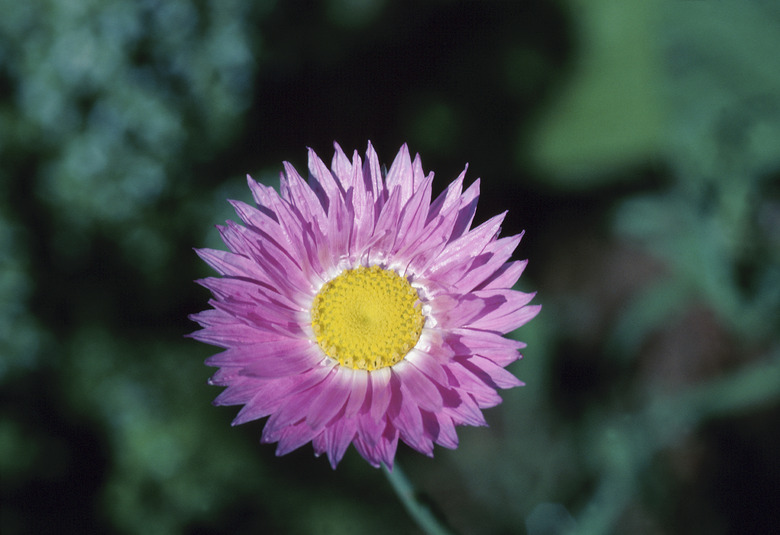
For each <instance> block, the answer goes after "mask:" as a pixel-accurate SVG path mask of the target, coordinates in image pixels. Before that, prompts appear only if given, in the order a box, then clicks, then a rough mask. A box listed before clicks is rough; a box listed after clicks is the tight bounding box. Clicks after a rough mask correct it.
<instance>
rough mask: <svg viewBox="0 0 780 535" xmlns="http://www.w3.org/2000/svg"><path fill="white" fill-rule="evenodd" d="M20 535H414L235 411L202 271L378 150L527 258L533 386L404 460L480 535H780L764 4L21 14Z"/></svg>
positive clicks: (132, 5) (2, 131)
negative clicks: (221, 385)
mask: <svg viewBox="0 0 780 535" xmlns="http://www.w3.org/2000/svg"><path fill="white" fill-rule="evenodd" d="M0 13H2V16H0V399H1V400H2V406H1V407H0V500H1V505H0V507H1V508H2V509H1V510H0V531H2V533H3V534H4V535H13V534H17V533H131V534H132V533H139V534H140V533H143V534H156V533H160V534H167V533H184V534H211V533H213V534H218V533H220V534H221V533H301V534H308V533H322V534H327V533H334V534H335V533H338V534H341V533H374V534H376V535H379V534H383V533H388V534H390V533H406V532H414V530H415V529H417V528H416V527H414V526H413V524H412V522H411V520H410V519H409V517H408V516H407V515H406V513H405V511H404V510H403V509H402V507H401V506H400V505H399V502H398V501H397V500H396V498H395V496H394V495H393V493H392V491H391V489H390V487H389V485H388V484H387V482H386V481H385V479H384V476H383V474H382V473H381V472H380V471H378V470H374V469H373V468H371V467H370V466H368V465H367V463H365V462H364V461H363V460H362V459H361V458H360V457H359V456H358V455H357V454H356V453H355V451H354V450H350V451H349V452H348V453H347V455H346V457H345V459H344V461H343V462H342V464H341V465H340V466H339V468H338V470H336V471H332V470H331V469H330V467H329V466H328V463H327V461H326V460H324V459H315V458H314V457H313V455H312V451H311V446H309V445H307V446H304V447H303V448H301V449H300V450H298V451H296V452H294V453H292V454H289V455H287V456H285V457H283V458H276V457H275V456H274V447H273V445H260V444H259V443H258V438H259V434H260V424H258V423H252V424H247V425H245V426H243V427H240V428H231V427H230V426H229V422H230V420H231V419H232V417H233V416H234V415H235V413H236V410H237V409H236V408H231V407H228V408H214V407H211V406H210V400H211V399H212V398H213V397H215V396H216V395H217V393H218V392H219V389H217V388H215V387H209V386H207V385H206V379H207V378H208V377H209V375H210V373H211V372H212V371H213V370H210V369H208V368H206V367H205V366H203V364H202V362H203V360H204V359H205V358H206V357H207V356H209V355H210V354H212V352H213V351H212V349H211V348H209V347H207V346H205V345H202V344H198V343H196V342H194V341H192V340H189V339H185V338H183V335H184V334H185V333H188V332H190V331H192V330H193V329H194V328H195V325H194V324H192V323H191V322H189V321H188V320H187V319H186V317H187V315H188V314H190V313H193V312H197V311H199V310H202V309H203V308H206V301H207V298H208V296H207V292H206V291H205V290H203V289H202V288H199V287H198V286H196V285H195V284H193V283H192V280H193V279H195V278H198V277H203V276H206V275H208V274H209V270H208V268H207V267H206V266H205V265H203V264H202V263H201V262H200V261H199V260H198V259H197V257H196V256H195V254H194V253H193V252H192V248H193V247H203V246H210V247H222V245H221V244H220V242H219V238H218V235H217V233H216V231H215V230H214V228H213V226H214V224H217V223H221V222H223V221H224V220H225V219H226V218H232V217H234V216H233V215H232V214H231V211H230V207H229V205H228V203H227V202H226V199H227V198H236V199H242V200H247V201H248V200H250V195H249V191H248V189H247V188H246V183H245V178H244V175H245V174H246V173H250V174H252V175H253V176H254V177H255V178H256V179H258V180H261V181H263V182H265V183H267V184H271V185H276V184H278V178H277V177H278V173H279V171H280V170H281V162H282V161H283V160H288V161H290V162H292V163H293V164H294V165H295V166H296V167H297V168H298V170H299V171H302V172H305V163H306V151H305V149H306V147H307V146H310V147H312V148H314V149H315V150H316V151H317V152H318V153H319V154H320V156H321V157H322V158H323V159H324V160H326V161H329V160H330V158H331V156H332V143H333V141H334V140H336V141H338V142H339V143H340V144H341V146H342V147H343V148H344V149H345V151H347V153H351V152H352V151H353V150H355V149H357V150H359V151H361V152H362V151H364V150H365V147H366V142H367V140H369V139H370V140H371V142H372V143H373V144H374V146H375V147H376V148H377V151H378V153H379V156H380V159H381V161H382V162H383V163H386V164H388V165H389V163H390V162H392V159H393V157H394V156H395V153H396V151H397V150H398V148H399V146H400V145H401V144H402V143H404V142H408V143H409V145H410V149H411V151H412V152H413V153H415V152H419V153H420V154H421V156H422V161H423V166H424V168H425V169H426V171H427V170H434V171H435V172H436V176H437V180H436V182H435V184H434V187H435V188H437V189H438V190H441V189H443V188H444V187H445V186H446V185H447V183H448V182H449V181H450V180H452V179H453V178H454V177H455V176H457V174H458V173H459V172H460V171H461V170H462V168H463V166H464V165H465V163H466V162H468V163H469V172H468V177H469V180H473V179H475V178H477V177H481V178H482V196H481V199H480V206H479V210H478V214H477V219H478V221H482V220H485V219H487V218H488V217H490V216H492V215H493V214H495V213H497V212H500V211H504V210H509V215H508V216H507V219H506V223H505V225H504V230H503V232H504V234H505V235H508V234H514V233H517V232H519V231H520V230H522V229H525V230H526V235H525V238H524V240H523V242H522V244H521V246H520V248H519V249H518V253H517V254H518V255H519V256H518V257H519V258H529V259H530V264H529V267H528V270H527V271H526V274H525V275H524V276H523V279H522V280H521V284H520V288H521V289H523V290H526V291H538V296H537V299H536V302H538V303H541V304H542V305H543V310H542V312H541V314H540V315H539V316H538V317H537V318H536V319H535V320H533V321H532V322H531V323H529V324H528V325H526V326H524V327H523V328H521V329H520V330H519V331H518V333H516V335H517V337H518V338H519V339H521V340H524V341H526V342H528V344H529V345H528V348H527V349H526V350H525V352H524V355H525V358H524V360H522V361H521V362H519V363H515V364H513V365H512V366H511V370H512V371H513V372H514V373H515V374H516V375H518V376H519V377H520V378H521V379H523V380H524V381H525V382H526V383H527V385H528V386H526V387H524V388H519V389H514V390H512V391H507V392H504V393H503V395H504V400H505V401H504V403H503V404H502V405H501V406H499V407H497V408H495V409H490V410H488V411H487V413H486V416H487V419H488V422H489V423H490V427H489V428H487V429H473V428H461V429H460V430H459V435H460V438H461V445H460V447H459V448H458V449H457V450H454V451H448V450H444V449H437V451H436V457H435V459H433V460H431V459H428V458H426V457H423V456H421V455H419V454H417V453H414V452H411V451H410V450H409V449H408V448H406V447H405V446H402V447H400V448H399V453H398V460H399V462H400V463H402V464H403V466H404V467H405V469H406V472H407V473H408V474H409V476H410V478H411V479H412V480H413V481H414V483H415V484H416V485H417V486H418V488H419V489H420V492H421V493H423V494H422V499H424V500H432V501H433V502H435V503H436V504H437V507H438V508H439V509H440V510H441V512H442V513H443V514H444V515H445V516H446V517H447V519H448V521H449V523H450V524H451V525H452V526H453V527H455V528H456V529H457V530H458V531H459V532H462V533H480V534H505V533H506V534H508V533H521V534H522V533H529V534H531V535H544V534H556V533H566V532H570V531H566V530H575V531H576V532H578V533H586V534H602V533H642V534H644V533H649V534H663V533H708V534H721V533H723V534H726V533H740V534H744V533H748V534H749V533H772V532H778V531H780V517H779V516H778V512H777V504H778V503H780V491H779V488H780V466H779V465H780V460H779V459H780V457H778V455H777V451H778V445H779V443H780V440H778V439H779V438H780V437H778V435H779V434H780V433H779V432H778V426H777V422H778V417H780V388H779V387H778V385H780V365H779V364H778V363H779V362H780V360H779V359H780V338H779V337H778V332H779V331H780V329H778V327H779V325H778V318H780V69H779V68H778V60H777V50H780V8H778V5H777V3H776V2H772V1H759V0H746V1H741V2H705V1H696V2H692V1H688V2H685V1H677V2H674V1H669V2H612V1H609V0H593V1H588V2H582V1H576V0H571V1H565V0H560V1H547V2H541V1H538V2H537V1H525V2H446V1H443V0H439V1H434V0H428V1H420V2H412V1H391V0H329V1H323V2H300V1H291V2H282V1H277V2H238V1H233V0H230V1H222V0H201V1H195V2H188V1H185V0H168V1H156V0H139V1H135V2H125V1H121V0H102V1H99V0H93V1H90V0H76V1H72V2H71V1H65V0H60V1H45V0H31V1H28V2H11V1H8V0H0Z"/></svg>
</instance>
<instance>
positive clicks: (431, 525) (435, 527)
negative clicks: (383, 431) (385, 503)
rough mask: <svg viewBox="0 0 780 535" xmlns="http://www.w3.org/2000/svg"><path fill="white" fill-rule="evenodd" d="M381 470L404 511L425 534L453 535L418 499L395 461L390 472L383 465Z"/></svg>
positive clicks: (426, 505)
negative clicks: (402, 505)
mask: <svg viewBox="0 0 780 535" xmlns="http://www.w3.org/2000/svg"><path fill="white" fill-rule="evenodd" d="M382 469H383V471H384V473H385V475H386V476H387V479H388V481H390V485H392V487H393V490H394V491H395V493H396V494H397V495H398V498H399V499H400V500H401V503H403V504H404V507H405V508H406V511H407V512H408V513H409V514H410V515H411V517H412V518H414V521H415V522H417V525H418V526H420V528H421V529H422V530H423V531H424V532H425V533H427V534H428V535H454V534H453V532H452V531H451V530H450V529H449V528H447V527H446V526H445V525H444V523H443V522H442V521H441V519H439V518H438V517H437V516H436V515H435V514H434V513H433V511H432V510H431V507H430V506H429V505H428V504H426V503H423V502H421V501H420V500H419V499H418V494H417V492H416V491H415V490H414V487H413V486H412V483H411V482H410V481H409V479H408V478H407V477H406V474H404V472H403V470H401V467H400V466H398V461H397V460H396V461H395V463H394V465H393V469H392V470H389V469H388V468H387V466H385V465H382Z"/></svg>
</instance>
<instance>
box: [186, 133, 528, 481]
mask: <svg viewBox="0 0 780 535" xmlns="http://www.w3.org/2000/svg"><path fill="white" fill-rule="evenodd" d="M335 149H336V153H335V155H334V157H333V162H332V164H331V167H330V169H329V168H328V167H327V166H326V165H325V164H324V163H323V162H322V160H320V158H319V157H318V156H317V155H316V154H315V153H314V151H312V150H309V172H310V174H309V179H308V181H306V180H304V179H303V178H302V177H301V176H300V175H299V174H298V172H297V171H296V170H295V169H294V168H293V167H292V166H291V165H290V164H289V163H285V164H284V174H283V175H282V176H281V184H280V190H281V191H280V194H277V193H276V191H274V190H273V189H271V188H268V187H266V186H263V185H262V184H258V183H257V182H255V181H254V180H252V179H251V178H248V182H249V187H250V189H251V190H252V195H253V197H254V200H255V202H256V203H257V207H256V208H255V207H251V206H249V205H247V204H245V203H242V202H239V201H231V202H232V204H233V207H234V208H235V210H236V212H237V213H238V215H239V217H240V218H241V220H242V221H243V225H241V224H237V223H234V222H232V221H228V222H227V224H226V226H224V227H219V230H220V233H221V235H222V238H223V240H224V241H225V243H226V244H227V246H228V248H229V249H230V252H225V251H219V250H213V249H201V250H198V251H197V252H198V254H199V255H200V257H201V258H203V260H205V261H206V262H207V263H208V264H209V265H210V266H211V267H212V268H214V269H215V270H216V271H217V272H218V273H219V274H220V275H222V276H221V277H210V278H206V279H203V280H201V281H198V282H199V283H200V284H202V285H203V286H205V287H206V288H208V289H209V290H211V292H212V293H213V295H214V298H213V299H212V300H211V301H210V302H209V303H210V305H211V306H212V307H213V308H211V309H209V310H205V311H203V312H200V313H198V314H194V315H193V316H192V319H193V320H194V321H197V322H198V323H199V324H200V325H201V327H202V329H201V330H199V331H196V332H195V333H193V334H192V336H193V337H194V338H196V339H197V340H200V341H202V342H206V343H209V344H213V345H216V346H220V347H223V348H225V351H223V352H222V353H219V354H217V355H214V356H213V357H210V358H209V359H207V360H206V364H208V365H210V366H218V367H219V370H218V371H217V372H216V373H215V374H214V376H213V377H212V378H211V379H210V383H211V384H214V385H220V386H226V387H227V388H226V389H225V390H224V391H223V392H222V393H221V394H220V395H219V396H218V397H217V398H216V400H215V401H214V403H215V404H216V405H243V407H242V408H241V410H240V412H239V413H238V416H237V417H236V418H235V420H234V421H233V424H234V425H237V424H242V423H244V422H248V421H251V420H256V419H258V418H263V417H266V416H268V417H269V418H268V421H267V422H266V424H265V428H264V429H263V434H262V441H263V442H278V446H277V450H276V452H277V455H283V454H285V453H288V452H290V451H292V450H294V449H296V448H298V447H300V446H302V445H304V444H306V443H307V442H311V443H312V445H313V447H314V451H315V453H316V454H317V455H320V454H322V453H326V454H327V455H328V457H329V459H330V462H331V465H332V466H333V467H334V468H335V466H336V465H337V464H338V462H339V461H340V460H341V458H342V457H343V455H344V452H345V451H346V449H347V448H348V446H349V445H350V444H354V445H355V448H356V449H357V450H358V452H359V453H360V454H361V455H362V456H363V457H364V458H365V459H366V460H367V461H368V462H369V463H371V464H372V465H373V466H379V465H380V464H381V463H384V464H386V465H387V466H389V467H392V464H393V458H394V457H395V452H396V448H397V445H398V440H399V439H400V440H402V441H403V442H405V443H406V444H408V445H409V446H411V447H412V448H414V449H416V450H418V451H420V452H422V453H424V454H426V455H433V445H434V443H436V444H439V445H441V446H444V447H447V448H455V447H457V445H458V437H457V434H456V432H455V426H456V425H485V420H484V418H483V416H482V412H481V409H483V408H486V407H492V406H494V405H497V404H498V403H500V402H501V398H500V397H499V396H498V394H497V392H496V389H498V388H510V387H514V386H519V385H521V384H522V383H521V382H520V381H518V380H517V379H516V378H515V377H514V376H513V375H512V374H511V373H509V372H508V371H506V370H505V369H504V368H505V367H506V366H507V365H508V364H509V363H511V362H513V361H515V360H516V359H518V358H519V354H518V349H520V348H521V347H523V344H522V343H521V342H517V341H514V340H510V339H507V338H504V337H503V336H502V335H503V334H505V333H508V332H510V331H512V330H514V329H516V328H517V327H519V326H521V325H523V324H524V323H526V322H527V321H529V320H530V319H531V318H533V317H534V316H535V315H536V314H537V312H538V311H539V307H538V306H537V305H529V304H528V303H529V302H530V301H531V299H532V298H533V294H526V293H522V292H519V291H516V290H512V286H513V285H514V284H515V282H516V281H517V280H518V278H519V277H520V274H521V273H522V271H523V268H524V267H525V264H526V262H524V261H523V262H520V261H513V262H512V261H509V258H510V256H511V255H512V252H513V251H514V249H515V247H516V246H517V244H518V243H519V242H520V237H521V236H520V235H518V236H511V237H505V238H500V239H499V238H498V233H499V230H500V225H501V222H502V220H503V218H504V214H501V215H499V216H496V217H494V218H492V219H490V220H488V221H486V222H485V223H483V224H482V225H480V226H478V227H476V228H474V229H470V227H471V223H472V219H473V217H474V212H475V210H476V204H477V198H478V196H479V181H478V180H477V181H475V182H474V183H473V184H472V185H471V186H470V187H469V188H467V189H466V191H463V179H464V176H465V173H466V171H465V170H464V171H463V173H461V175H460V176H459V177H458V178H457V179H455V181H454V182H452V183H451V184H450V185H449V186H448V187H447V189H446V190H445V191H443V192H442V193H441V195H439V196H438V197H437V198H436V199H435V200H434V201H433V202H431V184H432V182H433V173H430V174H428V175H427V176H426V175H425V173H424V172H423V170H422V165H421V163H420V157H419V155H418V156H417V157H416V158H415V159H414V161H412V159H411V158H410V156H409V151H408V149H407V147H406V145H404V146H403V147H401V150H400V151H399V153H398V155H397V156H396V158H395V160H394V161H393V164H392V165H391V167H390V170H389V171H388V172H387V174H386V176H383V174H382V172H381V171H380V165H379V160H378V158H377V155H376V153H375V152H374V149H373V147H372V146H371V144H370V143H369V145H368V149H367V151H366V160H365V162H364V161H362V160H361V158H360V156H359V155H358V153H357V151H355V153H354V155H353V157H352V161H350V160H349V159H348V158H347V156H346V155H345V154H344V152H343V151H342V150H341V148H340V147H339V146H338V145H335Z"/></svg>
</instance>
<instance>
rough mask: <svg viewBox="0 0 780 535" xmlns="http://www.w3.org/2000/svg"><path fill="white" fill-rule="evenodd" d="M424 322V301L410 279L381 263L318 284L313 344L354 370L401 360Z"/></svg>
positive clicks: (377, 367) (312, 310)
mask: <svg viewBox="0 0 780 535" xmlns="http://www.w3.org/2000/svg"><path fill="white" fill-rule="evenodd" d="M423 323H425V317H424V316H423V313H422V304H421V303H420V298H419V296H418V295H417V292H416V291H415V289H414V288H412V286H411V285H410V284H409V281H407V280H406V279H405V278H403V277H401V276H399V275H398V274H396V273H395V272H394V271H390V270H387V269H382V268H380V267H379V266H371V267H370V268H367V267H362V266H361V267H358V268H356V269H351V270H348V271H345V272H343V273H342V274H341V275H339V276H338V277H336V278H335V279H333V280H331V281H329V282H327V283H326V284H325V285H324V286H323V287H322V289H321V290H320V291H319V293H318V294H317V295H316V296H315V297H314V303H313V304H312V307H311V324H312V327H313V328H314V335H315V336H316V337H317V343H318V344H319V345H320V347H321V348H322V350H323V351H324V352H325V354H327V355H328V356H329V357H331V358H332V359H335V360H337V361H338V362H339V364H341V365H342V366H348V367H350V368H353V369H355V370H369V371H370V370H376V369H379V368H384V367H386V366H393V365H394V364H397V363H398V362H400V361H401V360H403V358H404V357H405V356H406V354H407V353H409V350H410V349H412V348H413V347H414V346H415V344H416V343H417V341H418V340H419V339H420V333H421V332H422V328H423Z"/></svg>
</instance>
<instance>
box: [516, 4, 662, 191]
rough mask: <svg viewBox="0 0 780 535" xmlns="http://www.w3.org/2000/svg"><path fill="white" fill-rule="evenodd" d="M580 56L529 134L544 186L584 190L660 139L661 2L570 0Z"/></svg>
mask: <svg viewBox="0 0 780 535" xmlns="http://www.w3.org/2000/svg"><path fill="white" fill-rule="evenodd" d="M570 4H571V6H570V9H571V18H572V20H573V21H574V23H575V24H576V27H577V30H578V31H577V35H578V38H579V41H580V42H579V45H580V46H579V54H580V57H579V58H577V59H575V64H574V66H573V72H572V80H571V81H570V82H569V83H568V84H567V85H566V87H565V88H564V90H563V93H562V94H561V95H559V96H558V98H557V99H556V101H555V103H554V104H553V105H552V107H551V109H550V110H549V111H548V112H547V113H546V115H545V116H544V117H543V119H542V122H541V123H540V125H539V127H538V130H537V132H536V133H535V134H534V135H533V136H532V142H531V151H532V153H533V159H534V160H535V162H536V164H537V165H538V166H539V168H540V169H541V170H542V171H543V172H544V173H545V177H546V180H548V181H550V183H552V184H554V185H556V186H560V187H567V188H588V187H592V186H593V185H595V184H598V183H600V182H603V181H606V180H613V179H615V178H621V177H620V175H614V174H613V173H614V172H615V171H617V170H619V169H621V168H624V167H625V166H626V165H630V164H632V163H634V162H636V161H638V160H639V161H641V160H644V159H647V158H649V157H651V156H652V155H653V154H655V153H656V152H657V150H658V148H659V147H660V145H661V140H662V136H663V121H662V118H663V112H664V105H663V102H662V100H661V95H660V91H659V90H660V87H659V79H660V77H661V67H662V65H661V62H660V57H659V50H658V49H657V46H656V40H655V39H654V37H655V35H656V33H657V30H658V28H657V26H658V17H659V5H658V3H656V2H644V1H642V0H633V1H629V2H614V1H611V0H591V1H584V0H570Z"/></svg>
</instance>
